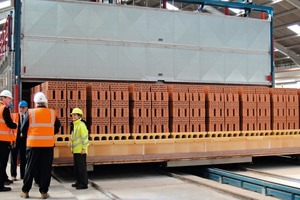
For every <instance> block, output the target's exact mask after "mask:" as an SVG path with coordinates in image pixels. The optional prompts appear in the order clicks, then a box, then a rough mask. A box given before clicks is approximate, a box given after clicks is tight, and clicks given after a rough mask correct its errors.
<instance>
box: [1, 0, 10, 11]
mask: <svg viewBox="0 0 300 200" xmlns="http://www.w3.org/2000/svg"><path fill="white" fill-rule="evenodd" d="M9 6H11V0H8V1H3V2H1V3H0V9H2V8H6V7H9Z"/></svg>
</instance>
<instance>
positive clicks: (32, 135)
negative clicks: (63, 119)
mask: <svg viewBox="0 0 300 200" xmlns="http://www.w3.org/2000/svg"><path fill="white" fill-rule="evenodd" d="M33 101H34V103H35V107H36V108H34V109H29V110H28V119H29V128H28V132H27V166H26V169H25V175H24V180H23V187H22V193H21V194H20V196H21V197H23V198H29V191H30V189H31V187H32V182H33V178H34V176H36V175H37V174H36V172H38V176H39V180H40V183H39V192H40V193H41V197H42V199H47V198H48V197H49V194H48V190H49V186H50V181H51V170H52V162H53V149H54V142H55V141H54V134H56V133H58V132H59V128H60V122H59V120H58V119H57V117H56V113H55V110H53V109H49V108H47V107H46V103H47V98H46V96H45V94H44V93H42V92H38V93H36V94H35V95H34V99H33Z"/></svg>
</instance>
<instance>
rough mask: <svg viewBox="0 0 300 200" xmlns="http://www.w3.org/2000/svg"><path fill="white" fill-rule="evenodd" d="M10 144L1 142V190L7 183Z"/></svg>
mask: <svg viewBox="0 0 300 200" xmlns="http://www.w3.org/2000/svg"><path fill="white" fill-rule="evenodd" d="M9 148H10V142H5V141H0V188H3V187H4V182H5V181H7V178H8V177H7V174H6V167H7V162H8V157H9V151H10V150H9Z"/></svg>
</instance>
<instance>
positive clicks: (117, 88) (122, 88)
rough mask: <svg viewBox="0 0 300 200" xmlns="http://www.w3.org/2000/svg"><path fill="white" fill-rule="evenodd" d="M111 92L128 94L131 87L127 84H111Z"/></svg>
mask: <svg viewBox="0 0 300 200" xmlns="http://www.w3.org/2000/svg"><path fill="white" fill-rule="evenodd" d="M110 91H111V92H128V91H129V85H128V84H127V83H110Z"/></svg>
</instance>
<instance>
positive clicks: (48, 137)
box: [27, 108, 56, 147]
mask: <svg viewBox="0 0 300 200" xmlns="http://www.w3.org/2000/svg"><path fill="white" fill-rule="evenodd" d="M28 114H29V128H28V135H27V146H28V147H53V146H54V123H55V119H56V113H55V111H54V110H53V109H49V108H35V109H29V110H28Z"/></svg>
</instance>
